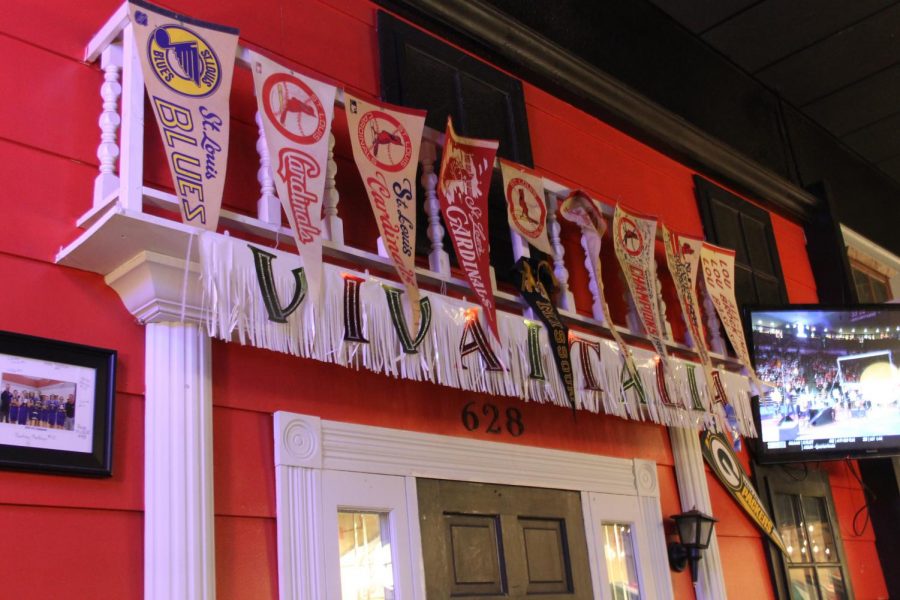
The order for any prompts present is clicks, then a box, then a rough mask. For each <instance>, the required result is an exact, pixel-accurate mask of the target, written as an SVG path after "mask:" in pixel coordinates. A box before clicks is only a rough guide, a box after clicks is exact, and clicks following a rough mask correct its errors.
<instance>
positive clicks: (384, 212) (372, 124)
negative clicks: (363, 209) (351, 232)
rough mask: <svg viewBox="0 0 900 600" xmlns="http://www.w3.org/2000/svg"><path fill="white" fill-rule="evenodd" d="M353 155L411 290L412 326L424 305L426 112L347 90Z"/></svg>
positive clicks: (383, 235)
mask: <svg viewBox="0 0 900 600" xmlns="http://www.w3.org/2000/svg"><path fill="white" fill-rule="evenodd" d="M344 98H345V109H344V110H345V111H346V113H347V126H348V128H349V129H350V143H351V146H352V147H353V159H354V161H355V162H356V167H357V169H359V174H360V175H361V176H362V180H363V183H364V184H365V187H366V193H367V194H368V195H369V203H370V204H371V205H372V212H373V213H374V214H375V222H376V223H377V224H378V232H379V233H380V234H381V241H382V243H383V245H384V248H385V250H386V251H387V253H388V255H389V256H390V257H391V260H392V261H393V262H394V267H395V268H396V269H397V274H398V275H399V276H400V281H402V282H403V285H404V286H405V287H406V292H407V294H409V304H410V309H411V311H412V329H413V331H416V330H418V328H419V319H420V318H421V307H420V306H419V300H420V294H419V286H418V283H417V282H416V186H415V183H414V182H415V179H416V167H417V165H418V164H419V147H420V145H421V143H422V129H423V128H424V127H425V111H421V110H412V109H409V108H403V107H401V106H393V105H391V104H383V103H380V104H373V103H371V102H367V101H365V100H362V99H361V98H357V97H355V96H352V95H350V94H347V93H345V94H344Z"/></svg>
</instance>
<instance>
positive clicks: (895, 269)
mask: <svg viewBox="0 0 900 600" xmlns="http://www.w3.org/2000/svg"><path fill="white" fill-rule="evenodd" d="M841 234H842V235H843V236H844V242H845V243H846V244H847V246H848V248H853V249H854V250H856V251H857V252H858V253H860V254H862V255H864V256H867V257H869V259H871V260H872V261H874V262H875V263H877V264H878V266H879V267H880V268H881V270H884V271H887V272H888V273H889V274H890V276H889V278H888V279H889V281H890V286H891V293H892V294H893V295H894V298H893V299H892V300H889V302H892V303H897V302H900V257H897V256H896V255H894V254H892V253H891V252H889V251H888V250H885V249H884V248H882V247H881V246H879V245H878V244H876V243H875V242H872V241H871V240H869V239H868V238H865V237H863V236H862V235H860V234H858V233H856V232H855V231H853V230H852V229H850V228H849V227H847V226H846V225H841Z"/></svg>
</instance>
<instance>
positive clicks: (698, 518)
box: [672, 509, 717, 550]
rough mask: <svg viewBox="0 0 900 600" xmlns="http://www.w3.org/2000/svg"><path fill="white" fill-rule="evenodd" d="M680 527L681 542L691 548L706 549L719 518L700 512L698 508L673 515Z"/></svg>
mask: <svg viewBox="0 0 900 600" xmlns="http://www.w3.org/2000/svg"><path fill="white" fill-rule="evenodd" d="M672 519H674V520H675V525H676V526H677V527H678V537H680V538H681V543H682V544H684V545H685V546H687V547H689V548H697V549H700V550H702V549H705V548H707V547H708V546H709V539H710V537H712V531H713V525H714V524H715V523H716V522H717V519H714V518H712V517H710V516H709V515H707V514H704V513H702V512H700V511H699V510H697V509H693V510H689V511H687V512H686V513H682V514H680V515H675V516H674V517H672Z"/></svg>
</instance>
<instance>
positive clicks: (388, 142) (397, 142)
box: [356, 110, 412, 173]
mask: <svg viewBox="0 0 900 600" xmlns="http://www.w3.org/2000/svg"><path fill="white" fill-rule="evenodd" d="M356 135H357V139H358V140H359V145H360V147H361V148H362V151H363V154H365V155H366V158H367V159H368V160H369V162H371V163H372V164H374V165H375V166H377V167H380V168H382V169H384V170H385V171H389V172H392V173H396V172H397V171H400V170H402V169H403V168H404V167H406V165H408V164H409V161H410V159H411V158H412V140H410V138H409V134H408V133H407V132H406V129H405V128H404V127H403V125H402V124H401V123H400V121H398V120H397V119H395V118H394V117H393V116H392V115H390V114H388V113H386V112H382V111H380V110H372V111H369V112H367V113H366V114H364V115H363V116H362V118H360V120H359V124H358V125H357V130H356Z"/></svg>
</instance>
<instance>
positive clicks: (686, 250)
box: [681, 242, 694, 256]
mask: <svg viewBox="0 0 900 600" xmlns="http://www.w3.org/2000/svg"><path fill="white" fill-rule="evenodd" d="M693 253H694V249H693V248H691V245H690V244H688V243H687V242H685V243H684V244H682V245H681V255H682V256H690V255H691V254H693Z"/></svg>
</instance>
